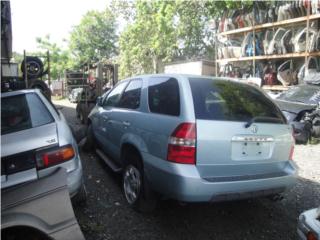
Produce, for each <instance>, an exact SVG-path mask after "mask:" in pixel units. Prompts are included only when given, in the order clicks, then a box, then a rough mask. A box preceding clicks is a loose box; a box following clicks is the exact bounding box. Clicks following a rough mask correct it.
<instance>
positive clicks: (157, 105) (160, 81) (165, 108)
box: [148, 77, 180, 116]
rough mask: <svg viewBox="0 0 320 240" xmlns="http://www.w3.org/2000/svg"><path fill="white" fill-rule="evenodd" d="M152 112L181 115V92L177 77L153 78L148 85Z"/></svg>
mask: <svg viewBox="0 0 320 240" xmlns="http://www.w3.org/2000/svg"><path fill="white" fill-rule="evenodd" d="M148 102H149V109H150V112H153V113H160V114H166V115H172V116H179V115H180V94H179V85H178V81H177V80H176V79H175V78H167V77H164V78H159V77H157V78H151V79H150V80H149V87H148Z"/></svg>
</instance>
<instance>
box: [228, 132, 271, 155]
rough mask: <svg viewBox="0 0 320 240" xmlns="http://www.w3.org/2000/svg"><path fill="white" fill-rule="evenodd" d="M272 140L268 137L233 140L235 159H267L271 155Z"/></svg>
mask: <svg viewBox="0 0 320 240" xmlns="http://www.w3.org/2000/svg"><path fill="white" fill-rule="evenodd" d="M271 148H272V141H271V139H270V138H269V139H267V138H262V137H259V138H252V137H251V138H237V139H236V140H234V139H233V141H232V159H233V160H259V159H267V158H269V157H270V155H271Z"/></svg>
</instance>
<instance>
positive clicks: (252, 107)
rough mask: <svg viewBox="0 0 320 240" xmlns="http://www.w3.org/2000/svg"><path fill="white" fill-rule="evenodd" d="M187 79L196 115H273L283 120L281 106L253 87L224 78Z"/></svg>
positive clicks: (221, 117)
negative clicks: (278, 106) (277, 105)
mask: <svg viewBox="0 0 320 240" xmlns="http://www.w3.org/2000/svg"><path fill="white" fill-rule="evenodd" d="M189 81H190V85H191V90H192V96H193V102H194V108H195V115H196V118H197V119H204V120H224V121H249V120H251V119H252V118H254V117H272V118H278V119H280V120H281V121H280V122H281V123H285V121H284V118H283V116H282V114H281V112H280V110H279V109H278V108H277V107H276V106H275V105H274V104H273V103H272V102H271V101H270V100H269V99H268V98H267V97H266V96H265V95H264V94H263V93H261V92H260V91H259V90H257V89H256V88H254V87H251V86H249V85H244V84H241V83H237V82H233V81H226V80H212V79H197V78H190V79H189Z"/></svg>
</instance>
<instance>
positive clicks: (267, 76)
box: [263, 62, 277, 85]
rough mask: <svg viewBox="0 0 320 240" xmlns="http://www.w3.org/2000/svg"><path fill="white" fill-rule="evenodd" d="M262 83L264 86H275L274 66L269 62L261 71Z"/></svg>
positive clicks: (275, 74)
mask: <svg viewBox="0 0 320 240" xmlns="http://www.w3.org/2000/svg"><path fill="white" fill-rule="evenodd" d="M263 83H264V84H266V85H275V84H276V83H277V73H276V70H275V66H274V65H273V64H272V63H271V62H269V63H268V64H267V65H266V66H265V67H264V69H263Z"/></svg>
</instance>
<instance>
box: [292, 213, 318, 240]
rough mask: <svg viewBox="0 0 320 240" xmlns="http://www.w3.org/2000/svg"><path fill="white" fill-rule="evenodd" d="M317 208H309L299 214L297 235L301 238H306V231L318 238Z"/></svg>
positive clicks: (303, 239)
mask: <svg viewBox="0 0 320 240" xmlns="http://www.w3.org/2000/svg"><path fill="white" fill-rule="evenodd" d="M317 217H318V214H317V209H311V210H308V211H306V212H304V213H302V214H301V215H300V216H299V222H298V229H297V231H298V236H299V239H301V240H306V239H307V235H308V233H313V235H314V236H316V237H317V239H320V221H319V220H317Z"/></svg>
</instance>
